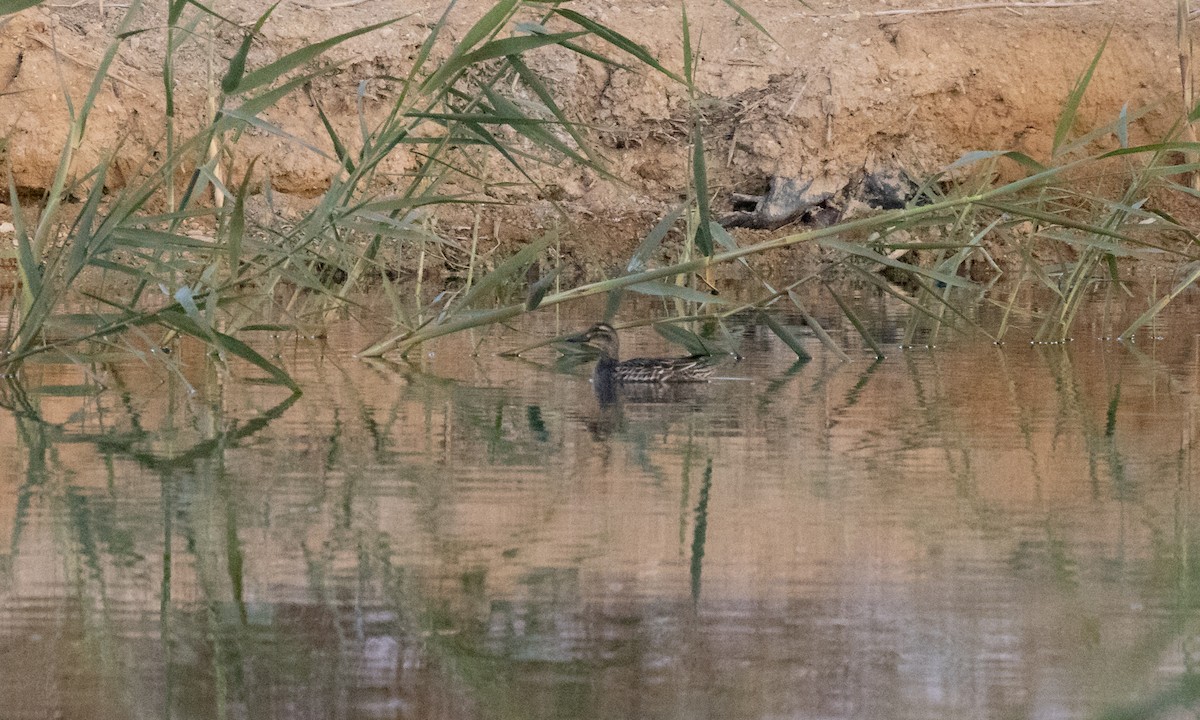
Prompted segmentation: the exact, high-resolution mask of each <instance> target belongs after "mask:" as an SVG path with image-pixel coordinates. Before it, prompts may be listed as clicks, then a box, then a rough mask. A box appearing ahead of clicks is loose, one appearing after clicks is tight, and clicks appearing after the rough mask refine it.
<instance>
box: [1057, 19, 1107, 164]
mask: <svg viewBox="0 0 1200 720" xmlns="http://www.w3.org/2000/svg"><path fill="white" fill-rule="evenodd" d="M1111 35H1112V29H1111V28H1110V29H1109V31H1108V33H1106V34H1105V36H1104V40H1103V41H1101V43H1100V47H1099V49H1097V50H1096V55H1095V56H1094V57H1093V58H1092V64H1091V65H1089V66H1088V69H1087V70H1086V71H1085V72H1084V73H1083V75H1082V76H1080V78H1079V80H1077V81H1076V82H1075V87H1074V88H1072V89H1071V92H1070V94H1069V95H1067V101H1066V103H1064V104H1063V110H1062V114H1061V115H1059V118H1058V125H1057V126H1056V127H1055V129H1054V141H1053V143H1051V145H1050V154H1051V155H1054V156H1057V155H1059V154H1060V150H1061V148H1062V147H1063V143H1064V142H1066V140H1067V135H1068V134H1069V133H1070V132H1071V127H1072V126H1073V125H1074V124H1075V118H1076V116H1077V114H1078V112H1079V103H1080V102H1082V101H1083V95H1084V93H1085V92H1087V89H1088V85H1090V84H1091V82H1092V73H1094V72H1096V66H1097V65H1099V64H1100V56H1102V55H1103V54H1104V48H1105V46H1107V45H1108V39H1109V37H1110V36H1111Z"/></svg>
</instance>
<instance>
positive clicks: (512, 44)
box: [421, 31, 586, 91]
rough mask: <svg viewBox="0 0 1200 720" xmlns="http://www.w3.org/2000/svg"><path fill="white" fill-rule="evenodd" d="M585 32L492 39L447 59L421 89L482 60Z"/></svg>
mask: <svg viewBox="0 0 1200 720" xmlns="http://www.w3.org/2000/svg"><path fill="white" fill-rule="evenodd" d="M584 34H586V33H584V32H582V31H575V32H565V33H555V34H553V35H522V36H518V37H510V38H502V39H500V40H493V41H491V42H489V43H486V44H484V45H483V46H482V47H480V48H479V49H478V50H474V51H472V52H469V53H466V54H465V55H461V56H459V57H455V58H452V59H450V60H447V61H446V62H445V63H443V64H442V66H441V67H440V68H438V69H437V71H436V72H434V74H433V75H430V76H429V77H428V78H426V79H425V82H424V83H422V84H421V89H422V90H424V91H429V90H430V89H432V88H436V87H440V86H442V85H444V84H446V83H447V82H449V80H450V79H451V78H452V77H454V75H455V74H457V73H459V72H461V71H462V70H465V69H467V68H468V67H470V66H472V65H474V64H476V63H480V62H483V61H485V60H495V59H496V58H501V57H506V56H509V55H520V54H521V53H526V52H529V51H530V50H536V49H537V48H540V47H545V46H547V45H561V44H562V43H564V42H566V41H568V40H571V39H574V38H577V37H579V36H581V35H584Z"/></svg>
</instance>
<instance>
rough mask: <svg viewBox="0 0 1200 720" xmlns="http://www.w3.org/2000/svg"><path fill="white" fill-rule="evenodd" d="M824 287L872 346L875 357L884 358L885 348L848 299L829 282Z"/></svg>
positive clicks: (860, 334)
mask: <svg viewBox="0 0 1200 720" xmlns="http://www.w3.org/2000/svg"><path fill="white" fill-rule="evenodd" d="M824 287H825V291H826V292H828V293H829V295H830V296H831V297H832V298H833V301H834V302H836V303H837V304H838V307H839V308H841V309H842V314H843V315H845V316H846V319H847V320H849V321H850V324H851V325H853V326H854V329H855V330H857V331H858V334H859V336H860V337H862V339H863V342H865V343H866V344H867V347H869V348H871V350H872V351H873V352H874V353H875V357H876V358H878V359H880V360H882V359H884V357H886V356H885V355H884V354H883V348H881V347H879V343H878V342H876V341H875V338H873V337H871V333H869V332H867V326H866V325H864V324H863V321H862V320H860V319H859V318H858V314H857V313H855V312H854V310H853V309H851V307H850V306H849V305H847V304H846V301H845V300H843V299H842V296H841V295H838V294H837V293H836V292H834V289H833V288H832V287H830V286H829V284H828V283H825V284H824Z"/></svg>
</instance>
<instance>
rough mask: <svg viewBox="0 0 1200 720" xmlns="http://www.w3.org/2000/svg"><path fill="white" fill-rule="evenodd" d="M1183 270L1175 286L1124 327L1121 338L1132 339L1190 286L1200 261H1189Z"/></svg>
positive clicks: (1197, 276)
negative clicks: (1180, 278)
mask: <svg viewBox="0 0 1200 720" xmlns="http://www.w3.org/2000/svg"><path fill="white" fill-rule="evenodd" d="M1184 270H1185V274H1184V276H1183V279H1182V280H1180V281H1179V282H1178V283H1176V284H1175V287H1173V288H1171V291H1170V292H1168V293H1167V294H1166V295H1163V296H1162V297H1160V298H1159V299H1158V300H1157V301H1156V302H1155V303H1154V304H1153V305H1151V306H1150V309H1149V310H1147V311H1146V312H1144V313H1142V314H1141V315H1139V316H1138V319H1137V320H1134V321H1133V324H1131V325H1130V326H1129V327H1128V328H1126V330H1125V332H1123V333H1121V339H1122V340H1125V341H1128V340H1130V339H1132V338H1133V335H1134V333H1136V332H1137V331H1138V330H1140V329H1141V328H1142V326H1144V325H1145V324H1146V323H1148V322H1150V321H1151V320H1153V319H1154V318H1155V316H1156V315H1158V314H1159V313H1160V312H1162V311H1163V309H1164V308H1166V307H1167V305H1169V304H1170V303H1171V301H1172V300H1174V299H1175V298H1176V297H1178V296H1179V294H1180V293H1182V292H1183V291H1184V290H1187V289H1188V288H1189V287H1191V286H1192V284H1193V283H1195V282H1196V280H1197V279H1200V262H1194V263H1190V264H1189V265H1188V266H1187V267H1186V268H1184Z"/></svg>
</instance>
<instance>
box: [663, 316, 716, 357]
mask: <svg viewBox="0 0 1200 720" xmlns="http://www.w3.org/2000/svg"><path fill="white" fill-rule="evenodd" d="M654 331H655V332H656V333H658V334H659V335H661V336H663V337H664V338H666V339H667V340H669V341H671V342H673V343H675V344H676V345H679V346H681V347H683V348H684V349H685V350H687V351H688V352H689V353H690V354H692V355H720V354H723V353H724V352H725V351H724V350H721V349H719V348H717V347H715V346H713V345H711V344H710V343H708V342H706V341H705V340H704V338H702V337H700V336H699V335H697V334H696V333H694V332H692V331H691V330H685V329H684V328H681V327H679V326H678V325H672V324H670V323H655V324H654Z"/></svg>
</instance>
